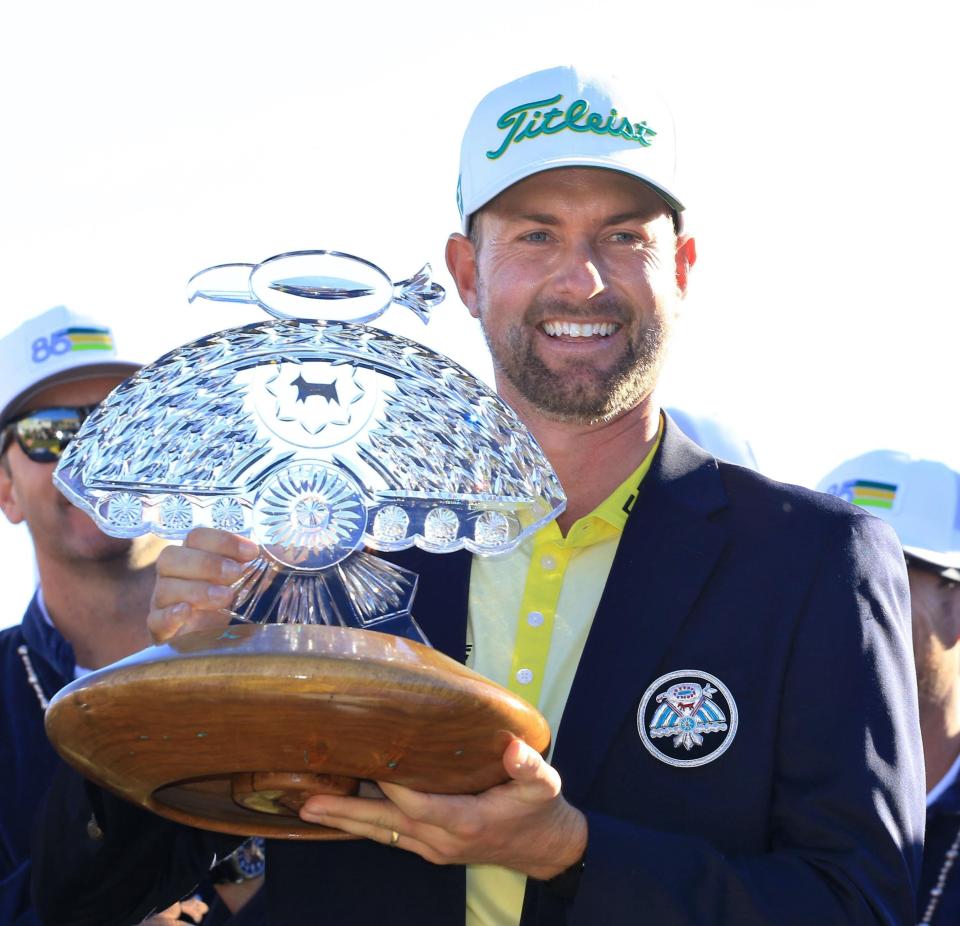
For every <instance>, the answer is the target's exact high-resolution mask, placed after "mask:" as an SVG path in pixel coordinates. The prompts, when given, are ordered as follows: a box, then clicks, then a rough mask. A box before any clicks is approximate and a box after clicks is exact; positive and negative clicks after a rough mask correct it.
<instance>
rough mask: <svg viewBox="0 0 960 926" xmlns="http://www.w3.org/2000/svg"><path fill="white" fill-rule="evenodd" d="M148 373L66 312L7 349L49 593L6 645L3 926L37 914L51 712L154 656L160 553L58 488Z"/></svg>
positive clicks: (8, 487) (0, 363) (18, 465)
mask: <svg viewBox="0 0 960 926" xmlns="http://www.w3.org/2000/svg"><path fill="white" fill-rule="evenodd" d="M136 369H137V365H136V364H134V363H131V362H129V361H127V360H123V359H121V358H120V357H118V355H117V352H116V349H115V347H114V343H113V334H112V332H111V331H110V329H109V328H107V327H105V326H103V325H100V324H97V323H95V322H91V321H90V320H88V319H85V318H81V317H79V316H77V315H76V314H74V313H73V312H71V311H70V310H68V309H66V308H64V307H63V306H59V307H57V308H54V309H50V310H49V311H47V312H44V313H42V314H41V315H38V316H36V317H35V318H31V319H30V320H29V321H27V322H25V323H24V324H22V325H21V326H20V327H19V328H17V329H16V330H14V331H13V332H11V333H10V334H8V335H7V336H6V337H4V338H3V339H2V340H0V454H2V456H0V508H2V509H3V513H4V514H5V515H6V517H7V519H8V520H9V521H10V522H11V523H13V524H19V523H24V522H25V523H26V524H27V526H28V528H29V530H30V535H31V538H32V540H33V546H34V550H35V553H36V563H37V571H38V574H39V580H40V582H39V587H38V588H37V591H36V594H35V596H34V598H33V600H32V601H31V602H30V605H29V607H28V608H27V611H26V614H25V615H24V618H23V622H22V623H21V624H20V625H19V626H17V627H11V628H9V629H7V630H4V631H3V632H2V633H0V665H2V679H3V681H2V687H3V707H4V710H3V722H2V723H3V726H2V728H0V729H2V734H0V736H2V740H0V749H2V759H0V768H2V769H3V773H2V774H3V776H4V779H5V781H4V787H3V788H2V789H0V790H2V795H0V802H2V812H0V832H2V844H0V866H2V876H3V882H2V884H3V886H2V895H0V898H2V900H0V903H2V907H0V909H2V911H3V914H4V915H3V916H0V920H2V921H3V922H4V923H9V922H17V923H27V922H31V923H32V922H37V921H36V920H35V919H34V916H33V913H32V912H31V911H30V909H29V907H30V905H29V897H28V891H27V887H28V885H29V871H30V852H29V831H30V825H31V822H32V818H33V816H34V814H35V813H36V811H37V809H38V807H39V805H40V802H41V799H42V797H43V794H44V792H45V790H46V787H47V785H48V784H49V781H50V777H51V775H52V773H53V768H54V765H55V763H56V757H55V755H54V752H53V750H52V749H51V747H50V745H49V743H48V742H47V738H46V735H45V734H44V730H43V714H44V710H45V709H46V706H47V702H48V700H49V699H50V698H51V697H53V695H54V694H55V693H56V692H57V690H58V689H60V688H61V687H62V686H63V685H65V684H66V683H67V682H68V681H71V680H72V679H73V678H74V677H75V676H76V675H79V674H81V673H83V672H84V671H86V670H89V669H94V668H97V667H99V666H103V665H107V664H108V663H110V662H113V661H114V660H116V659H119V658H120V657H121V656H124V655H126V654H128V653H130V652H133V651H134V650H137V649H142V648H143V647H145V646H147V645H149V643H150V637H149V634H148V633H146V632H145V628H144V626H143V617H142V615H144V614H145V613H146V611H147V608H148V605H149V601H150V594H151V590H152V587H153V582H154V576H155V573H154V562H155V560H156V558H157V555H158V553H159V552H160V547H161V545H160V544H159V543H157V542H156V540H154V539H150V538H142V539H141V540H138V541H136V542H131V541H122V540H116V539H114V538H113V537H108V536H106V535H105V534H102V533H101V532H100V531H99V530H98V529H97V528H96V526H95V525H94V523H93V522H92V521H91V520H90V518H88V517H87V516H86V515H85V514H83V513H82V512H80V511H79V510H78V509H77V508H75V507H73V506H72V505H70V504H69V503H68V502H67V500H66V499H65V498H64V497H63V496H62V495H61V494H60V493H59V492H57V490H56V489H55V488H54V486H53V483H52V481H51V476H52V474H53V468H54V466H55V464H56V461H57V459H58V457H59V455H60V453H61V452H62V451H63V449H64V447H65V446H66V444H67V443H68V442H69V441H70V439H71V438H72V437H73V436H74V435H75V434H76V432H77V430H78V429H79V427H80V425H81V424H82V423H83V420H84V418H85V417H86V416H87V414H88V413H89V411H90V410H91V409H92V408H94V407H95V406H96V405H97V403H99V402H100V401H101V400H102V399H103V398H104V397H105V396H106V395H107V393H108V392H110V390H111V389H113V387H114V386H116V385H118V384H119V383H120V382H122V381H123V379H125V378H126V377H127V376H129V375H130V374H131V373H133V372H134V371H135V370H136Z"/></svg>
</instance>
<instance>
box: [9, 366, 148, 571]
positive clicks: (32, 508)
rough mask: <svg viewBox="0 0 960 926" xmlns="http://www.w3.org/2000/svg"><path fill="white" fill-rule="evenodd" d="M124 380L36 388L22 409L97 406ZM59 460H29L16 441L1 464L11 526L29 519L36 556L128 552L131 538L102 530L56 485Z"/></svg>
mask: <svg viewBox="0 0 960 926" xmlns="http://www.w3.org/2000/svg"><path fill="white" fill-rule="evenodd" d="M121 382H122V379H121V378H120V377H117V376H91V377H89V378H87V379H80V380H75V381H72V382H66V383H58V384H56V385H53V386H48V387H47V388H46V389H44V390H42V391H41V392H38V393H37V394H36V395H35V396H33V397H32V398H31V400H30V403H29V405H28V406H27V407H26V408H25V409H24V410H25V411H26V410H33V409H40V408H48V407H56V406H62V405H67V406H78V405H93V404H96V403H98V402H101V401H102V400H103V399H104V398H105V397H106V396H107V394H108V393H109V392H110V390H111V389H113V388H114V387H115V386H117V385H118V384H119V383H121ZM55 468H56V463H37V462H34V461H33V460H31V459H29V458H28V457H27V455H26V454H25V453H24V452H23V451H22V450H21V449H20V447H19V445H18V444H17V442H16V441H12V442H11V444H10V446H9V448H8V449H7V450H6V452H5V453H4V457H3V461H2V464H0V509H2V510H3V512H4V514H5V515H6V516H7V519H8V520H9V521H10V522H11V523H13V524H19V523H21V522H26V524H27V526H28V527H29V528H30V533H31V536H32V538H33V542H34V547H35V549H36V553H37V558H38V560H40V561H43V560H44V559H46V558H49V559H56V560H57V561H59V562H65V563H66V562H76V563H84V562H89V561H91V560H105V559H115V558H122V557H126V556H127V551H128V550H129V549H130V547H131V541H129V540H118V539H116V538H114V537H108V536H107V535H106V534H104V533H102V532H101V531H100V529H99V528H98V527H97V526H96V525H95V524H94V522H93V521H92V520H91V519H90V518H89V517H88V516H87V515H86V514H85V513H84V512H82V511H81V510H80V509H79V508H76V507H74V506H73V505H71V504H70V502H68V501H67V499H66V498H65V497H64V496H63V495H61V494H60V492H59V491H57V489H56V487H55V486H54V484H53V471H54V469H55Z"/></svg>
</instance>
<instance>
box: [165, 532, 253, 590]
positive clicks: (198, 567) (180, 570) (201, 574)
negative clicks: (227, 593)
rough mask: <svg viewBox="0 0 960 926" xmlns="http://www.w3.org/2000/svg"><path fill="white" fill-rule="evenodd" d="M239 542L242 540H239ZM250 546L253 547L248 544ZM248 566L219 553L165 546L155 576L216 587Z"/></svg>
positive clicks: (239, 575) (241, 572) (228, 580)
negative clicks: (197, 581)
mask: <svg viewBox="0 0 960 926" xmlns="http://www.w3.org/2000/svg"><path fill="white" fill-rule="evenodd" d="M241 539H243V538H241ZM245 542H247V543H251V546H254V544H252V542H250V541H245ZM247 566H248V564H247V563H246V562H240V561H238V560H236V559H233V558H232V557H229V556H223V555H222V554H220V553H211V552H209V551H207V550H197V549H195V548H193V547H186V546H184V547H178V546H169V547H165V548H164V549H163V551H162V552H161V553H160V555H159V556H158V557H157V575H158V576H159V577H160V578H173V579H198V580H199V579H202V580H203V581H205V582H214V583H216V584H217V585H230V584H231V583H232V582H236V581H237V580H238V579H239V578H240V577H241V576H242V575H243V573H244V572H245V571H246V569H247Z"/></svg>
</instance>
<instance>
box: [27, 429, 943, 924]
mask: <svg viewBox="0 0 960 926" xmlns="http://www.w3.org/2000/svg"><path fill="white" fill-rule="evenodd" d="M404 563H405V565H408V566H409V567H410V568H413V569H416V570H417V571H418V572H419V573H420V574H421V581H420V585H419V591H418V596H417V599H416V601H415V603H414V611H415V614H416V616H417V619H418V621H419V622H420V624H421V626H422V627H423V628H424V630H425V632H426V633H427V635H428V636H429V637H430V639H431V641H432V642H433V644H434V645H435V646H436V647H437V648H438V649H441V650H442V651H444V652H446V653H447V654H449V655H452V656H454V657H455V658H458V659H461V660H462V659H463V656H464V644H465V626H466V619H465V615H466V601H467V592H468V584H469V569H470V557H469V556H468V555H459V554H457V555H450V556H429V555H426V554H422V553H420V552H419V551H411V553H410V554H409V555H406V556H405V557H404ZM680 670H686V671H688V672H691V671H692V672H697V673H707V674H709V676H710V677H712V678H714V679H716V680H718V681H719V682H721V683H722V684H723V686H724V687H725V689H726V692H727V693H728V694H729V695H730V697H731V699H732V701H733V702H735V705H736V709H737V717H738V725H737V729H736V732H735V734H734V735H731V732H732V731H730V730H729V729H728V731H727V733H725V734H723V736H724V737H725V739H724V742H726V743H727V747H726V749H725V751H723V752H722V754H718V755H716V756H715V757H714V758H713V759H712V761H708V762H706V763H704V764H701V765H697V766H678V765H675V764H670V763H668V762H665V761H663V760H662V759H661V758H658V757H657V756H656V755H655V754H654V751H653V750H651V749H650V748H648V746H647V745H646V744H645V743H644V739H643V737H642V736H641V732H640V727H641V726H643V725H644V724H647V723H648V721H647V720H645V721H644V723H643V724H638V708H639V707H640V705H641V702H642V701H643V700H644V696H645V695H648V694H649V695H650V696H651V697H653V696H654V695H656V694H660V693H662V691H663V690H664V685H665V684H666V683H661V684H659V685H657V684H655V683H656V682H657V681H658V679H660V678H661V677H662V676H665V675H669V674H670V673H672V672H678V671H680ZM725 707H726V713H727V714H729V715H731V716H728V717H727V718H726V719H727V721H728V722H729V721H730V720H731V717H732V709H731V706H730V705H729V704H727V703H725ZM731 725H732V724H729V723H728V727H729V726H731ZM719 735H720V734H707V735H706V736H705V737H704V738H705V739H710V740H711V742H713V743H715V742H716V741H717V740H716V737H717V736H719ZM555 738H556V748H555V751H554V754H553V764H554V765H555V766H556V767H557V769H558V770H559V772H560V775H561V777H562V780H563V788H564V793H565V794H566V796H567V798H568V800H570V801H571V803H573V804H574V805H576V806H577V807H579V808H580V809H581V810H583V812H584V813H585V814H586V815H587V818H588V821H589V843H588V847H587V853H586V857H585V860H584V870H583V874H582V877H581V880H580V884H579V889H578V890H577V892H576V895H575V897H574V899H573V900H572V901H569V900H566V899H564V898H562V897H561V896H558V893H556V892H554V891H553V889H552V888H551V887H550V886H545V885H543V884H541V883H539V882H534V881H529V882H528V887H527V892H526V897H525V902H524V909H523V918H522V924H523V926H533V924H555V923H569V924H591V926H592V924H594V923H596V922H597V920H598V918H603V919H604V920H605V921H606V922H608V923H620V922H623V923H627V922H630V923H633V922H636V921H637V919H638V917H639V918H641V919H642V920H643V921H644V922H649V923H656V924H690V926H693V924H697V926H703V924H735V926H751V924H776V926H791V924H797V926H810V924H812V923H816V924H818V926H821V924H833V923H835V924H838V926H839V924H843V926H850V924H858V923H883V924H901V923H910V922H912V917H913V911H914V895H915V890H916V883H917V874H918V871H919V864H920V854H921V842H922V834H923V821H924V782H923V765H922V753H921V747H920V735H919V728H918V722H917V705H916V692H915V680H914V670H913V664H912V658H911V642H910V628H909V607H908V603H907V593H906V577H905V568H904V564H903V557H902V554H901V552H900V548H899V545H898V543H897V541H896V539H895V537H894V535H893V533H892V531H891V530H890V529H889V527H888V526H887V525H886V524H885V523H883V522H882V521H880V520H879V519H876V518H873V517H870V516H868V515H866V514H864V513H863V512H862V511H860V510H859V509H855V508H853V507H851V506H849V505H847V504H845V503H844V502H841V501H839V500H837V499H834V498H832V497H827V496H824V495H820V494H817V493H813V492H809V491H806V490H803V489H799V488H796V487H792V486H784V485H780V484H777V483H774V482H771V481H770V480H767V479H765V478H763V477H762V476H759V475H757V474H756V473H754V472H752V471H749V470H745V469H741V468H739V467H735V466H732V465H728V464H724V463H718V462H717V461H716V460H715V459H714V458H713V457H711V456H709V455H708V454H706V453H704V452H703V451H702V450H701V449H700V448H699V447H697V446H696V445H695V444H693V443H692V442H691V441H689V440H688V439H687V438H686V437H684V436H683V435H682V433H680V431H679V429H677V428H676V426H675V425H673V424H672V423H671V422H669V421H668V423H667V427H666V429H665V432H664V436H663V440H662V443H661V448H660V450H659V452H658V454H657V456H656V458H655V460H654V462H653V465H652V467H651V469H650V472H649V473H648V475H647V477H646V479H645V480H644V482H643V483H642V485H641V486H640V487H639V489H638V492H637V493H636V498H635V501H634V503H633V507H632V511H631V513H630V516H629V518H628V520H627V524H626V527H625V529H624V534H623V537H622V539H621V542H620V545H619V548H618V551H617V554H616V557H615V559H614V562H613V566H612V568H611V572H610V575H609V577H608V580H607V583H606V589H605V592H604V594H603V597H602V600H601V602H600V605H599V608H598V610H597V614H596V618H595V620H594V623H593V627H592V629H591V631H590V635H589V637H588V640H587V643H586V647H585V649H584V653H583V656H582V659H581V661H580V665H579V668H578V671H577V675H576V678H575V680H574V684H573V687H572V690H571V692H570V697H569V700H568V703H567V707H566V710H565V712H564V715H563V719H562V722H561V725H560V729H559V730H558V731H556V737H555ZM727 741H728V742H727ZM663 748H664V753H663V754H665V755H667V756H668V757H675V756H677V755H679V756H681V757H682V756H684V755H685V752H684V750H683V749H682V748H680V749H679V750H678V751H677V752H672V751H671V750H672V749H675V748H677V747H671V746H670V745H669V742H668V743H667V745H666V746H664V747H663ZM86 794H89V795H90V796H91V797H92V800H93V802H94V807H95V809H96V810H97V812H98V816H99V818H100V819H101V822H102V824H103V828H104V830H105V831H106V834H107V835H106V838H105V840H104V841H103V842H102V843H99V844H97V845H92V844H91V843H90V841H89V840H86V839H85V838H84V836H83V835H82V834H81V833H80V832H79V829H80V823H81V822H82V820H83V815H84V811H85V810H86V809H88V805H87V804H86V803H85V802H86V796H85V794H84V793H82V792H81V790H80V789H79V785H78V783H77V781H76V776H73V777H72V778H71V776H70V775H69V774H64V776H63V782H62V784H61V786H60V787H59V788H58V789H56V790H55V793H54V797H53V798H52V803H51V806H50V807H48V812H47V816H46V822H45V828H44V830H42V831H41V833H40V845H39V847H38V852H39V854H40V857H41V858H42V862H40V863H39V866H38V867H39V870H38V871H37V873H36V875H37V877H36V881H35V893H36V895H37V898H38V903H39V904H40V905H41V908H42V909H43V911H44V914H45V916H46V918H47V919H46V921H47V922H49V923H51V924H60V923H64V924H66V923H72V924H79V923H91V924H92V923H98V924H100V926H104V924H109V923H117V924H125V923H128V922H133V921H136V920H135V919H134V916H141V915H142V914H143V913H144V912H146V911H147V910H148V909H149V908H150V907H151V906H153V907H162V906H163V905H164V904H165V903H169V902H170V899H171V898H172V897H173V896H175V895H173V894H171V893H170V892H172V891H174V890H177V891H186V890H187V889H188V888H189V886H190V885H189V882H190V879H191V878H192V879H193V880H196V879H197V878H198V877H199V876H200V875H199V874H198V873H197V872H193V873H190V872H189V870H188V869H189V867H190V866H189V864H188V862H187V861H186V860H187V859H189V858H196V859H197V864H200V862H201V860H202V862H203V864H206V863H208V862H209V856H210V854H211V852H212V851H214V850H217V848H218V847H219V851H226V849H227V848H228V846H227V843H226V842H225V841H224V840H223V839H220V838H219V837H213V836H209V835H203V834H197V833H196V832H195V831H189V830H185V829H183V828H181V827H177V826H175V825H173V824H170V823H167V822H165V821H158V820H156V819H155V818H151V817H149V815H147V814H145V813H143V812H141V811H138V810H136V809H134V808H130V807H128V806H126V805H121V803H120V802H118V801H115V800H113V799H111V798H109V797H108V796H105V795H103V794H102V793H100V792H98V791H97V790H96V789H92V788H89V789H87V790H86ZM57 795H59V796H57ZM78 807H79V808H80V809H78ZM65 830H69V835H68V836H65ZM171 858H173V859H175V860H176V861H175V863H174V865H173V866H172V867H171V865H170V864H168V862H169V860H170V859H171ZM173 868H175V869H177V870H175V871H174V870H173ZM66 870H69V871H70V875H69V876H64V871H66ZM267 872H268V874H267V897H266V901H267V903H266V905H267V908H268V910H269V911H270V913H269V920H268V921H269V922H270V923H271V924H288V923H289V924H301V923H304V922H317V923H324V924H327V923H331V924H333V923H351V924H356V923H371V924H374V923H377V924H379V923H383V922H389V923H390V924H391V926H406V924H409V926H414V924H416V926H428V924H437V926H441V924H443V926H447V924H451V923H462V922H463V916H464V890H465V875H464V869H463V868H462V867H459V866H447V867H438V866H433V865H430V864H429V863H427V862H424V861H422V860H421V859H419V858H418V857H416V856H412V855H410V854H408V853H406V852H403V851H398V850H396V849H390V848H387V847H384V846H382V845H380V844H376V843H371V842H365V841H363V842H356V843H312V844H304V843H298V842H287V843H284V842H273V843H270V845H269V847H268V869H267ZM160 886H162V889H163V890H164V891H166V892H167V894H166V895H165V896H164V897H162V898H161V897H160V896H159V891H160Z"/></svg>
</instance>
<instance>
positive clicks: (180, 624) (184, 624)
mask: <svg viewBox="0 0 960 926" xmlns="http://www.w3.org/2000/svg"><path fill="white" fill-rule="evenodd" d="M232 616H233V615H232V614H231V613H230V612H229V611H223V610H222V611H213V610H210V609H204V610H198V609H194V608H192V607H191V606H190V605H189V604H187V603H186V602H181V603H180V604H176V605H173V606H172V607H169V608H161V609H154V610H152V611H151V612H150V613H149V614H148V615H147V629H148V630H149V631H150V635H151V636H152V637H153V639H154V641H155V642H157V643H163V642H165V641H166V640H169V639H170V638H171V637H174V636H177V635H178V634H181V633H192V632H193V631H194V630H208V629H211V628H214V627H226V626H227V625H228V624H229V623H230V619H231V617H232Z"/></svg>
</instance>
